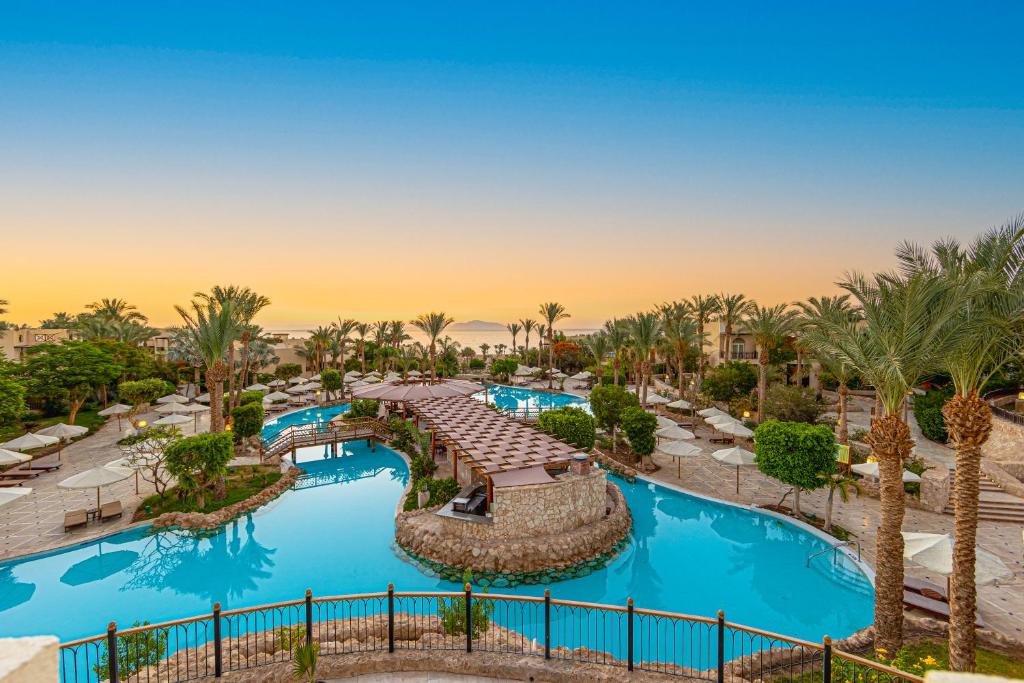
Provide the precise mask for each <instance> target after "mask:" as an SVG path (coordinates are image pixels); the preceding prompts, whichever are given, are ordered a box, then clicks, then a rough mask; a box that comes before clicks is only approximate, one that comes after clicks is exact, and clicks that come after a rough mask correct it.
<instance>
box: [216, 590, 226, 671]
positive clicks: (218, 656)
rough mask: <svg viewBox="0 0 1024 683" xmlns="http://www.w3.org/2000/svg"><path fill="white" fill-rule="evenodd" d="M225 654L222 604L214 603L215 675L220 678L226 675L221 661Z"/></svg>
mask: <svg viewBox="0 0 1024 683" xmlns="http://www.w3.org/2000/svg"><path fill="white" fill-rule="evenodd" d="M222 657H223V652H222V648H221V642H220V603H219V602H215V603H213V675H214V677H215V678H220V677H221V676H223V675H224V664H223V663H222V661H221V658H222Z"/></svg>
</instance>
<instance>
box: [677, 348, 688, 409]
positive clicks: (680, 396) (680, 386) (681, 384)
mask: <svg viewBox="0 0 1024 683" xmlns="http://www.w3.org/2000/svg"><path fill="white" fill-rule="evenodd" d="M676 371H677V372H678V374H679V398H683V397H684V396H685V395H686V394H684V393H683V357H682V355H680V356H679V360H678V364H677V366H676Z"/></svg>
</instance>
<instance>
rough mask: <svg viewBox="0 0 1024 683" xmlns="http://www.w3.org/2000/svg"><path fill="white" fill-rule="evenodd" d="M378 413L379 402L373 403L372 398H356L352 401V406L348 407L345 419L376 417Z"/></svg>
mask: <svg viewBox="0 0 1024 683" xmlns="http://www.w3.org/2000/svg"><path fill="white" fill-rule="evenodd" d="M379 411H380V402H379V401H374V400H373V399H372V398H357V399H355V400H354V401H352V405H351V406H349V410H348V412H347V413H345V418H346V419H355V418H357V417H377V413H378V412H379Z"/></svg>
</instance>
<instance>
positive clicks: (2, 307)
mask: <svg viewBox="0 0 1024 683" xmlns="http://www.w3.org/2000/svg"><path fill="white" fill-rule="evenodd" d="M10 305H11V302H10V301H8V300H7V299H0V315H3V314H4V313H6V312H7V307H8V306H10Z"/></svg>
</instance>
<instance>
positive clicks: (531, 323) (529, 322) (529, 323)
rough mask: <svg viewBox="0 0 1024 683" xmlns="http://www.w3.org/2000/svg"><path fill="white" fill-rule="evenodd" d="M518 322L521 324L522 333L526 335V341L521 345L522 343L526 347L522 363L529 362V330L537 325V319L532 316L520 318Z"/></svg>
mask: <svg viewBox="0 0 1024 683" xmlns="http://www.w3.org/2000/svg"><path fill="white" fill-rule="evenodd" d="M519 324H520V325H522V326H523V333H524V334H525V336H526V341H524V342H523V345H524V347H525V349H526V350H525V351H524V352H523V363H526V364H529V360H528V359H529V357H530V332H532V331H533V330H534V328H536V327H537V321H536V320H534V319H532V318H526V319H525V320H520V321H519ZM538 351H539V349H538ZM538 358H539V354H538Z"/></svg>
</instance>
